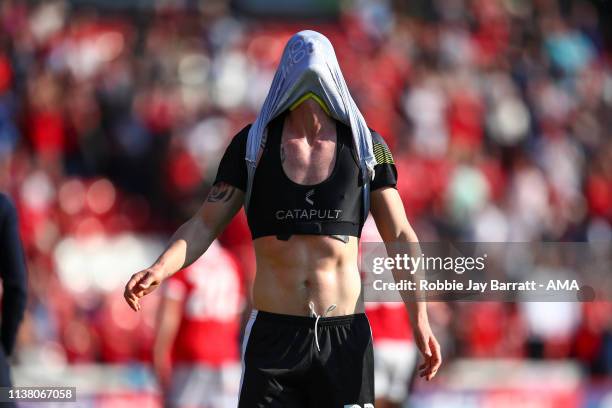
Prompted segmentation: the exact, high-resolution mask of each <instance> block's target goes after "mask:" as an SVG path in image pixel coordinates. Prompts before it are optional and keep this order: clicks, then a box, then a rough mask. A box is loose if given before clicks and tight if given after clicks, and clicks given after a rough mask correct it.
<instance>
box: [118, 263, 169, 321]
mask: <svg viewBox="0 0 612 408" xmlns="http://www.w3.org/2000/svg"><path fill="white" fill-rule="evenodd" d="M162 280H163V273H161V271H159V270H157V269H153V268H148V269H145V270H143V271H140V272H138V273H135V274H134V275H132V277H131V278H130V280H129V281H128V283H127V284H126V285H125V291H124V292H123V297H124V298H125V301H126V302H127V304H128V305H130V307H131V308H132V309H133V310H134V311H136V312H137V311H139V310H140V303H139V302H138V299H140V298H141V297H143V296H144V295H148V294H149V293H151V292H153V291H154V290H155V289H157V287H158V286H159V285H160V284H161V282H162Z"/></svg>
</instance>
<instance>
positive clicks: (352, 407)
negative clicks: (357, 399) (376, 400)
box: [344, 404, 374, 408]
mask: <svg viewBox="0 0 612 408" xmlns="http://www.w3.org/2000/svg"><path fill="white" fill-rule="evenodd" d="M344 408H361V405H359V404H347V405H345V406H344ZM363 408H374V404H363Z"/></svg>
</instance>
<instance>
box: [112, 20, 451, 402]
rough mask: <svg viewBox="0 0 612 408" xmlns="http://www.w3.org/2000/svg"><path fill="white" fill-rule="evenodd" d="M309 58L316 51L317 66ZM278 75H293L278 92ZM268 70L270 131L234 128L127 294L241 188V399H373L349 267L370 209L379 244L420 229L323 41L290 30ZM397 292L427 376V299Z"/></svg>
mask: <svg viewBox="0 0 612 408" xmlns="http://www.w3.org/2000/svg"><path fill="white" fill-rule="evenodd" d="M312 60H315V61H318V62H320V64H319V65H316V69H315V68H313V67H310V66H309V65H308V64H309V63H310V62H311V61H312ZM304 64H306V65H307V66H306V67H304ZM285 74H287V75H288V76H289V78H290V80H291V79H293V80H295V83H294V85H295V86H294V87H293V88H291V90H286V92H287V93H288V94H280V95H279V93H281V91H280V89H282V87H283V85H282V84H284V82H283V81H284V79H286V77H285ZM277 75H278V76H279V79H278V82H277V77H276V76H275V78H274V81H273V83H272V89H271V91H270V94H269V95H268V97H269V98H270V100H273V101H275V102H271V103H272V104H275V103H278V104H277V105H274V106H270V105H268V102H269V101H268V99H266V103H265V104H264V108H263V109H262V113H263V112H275V110H279V111H280V112H276V113H275V114H272V113H270V115H271V117H270V118H269V121H268V120H266V121H265V122H264V123H263V126H264V127H265V128H266V129H267V138H266V139H263V140H261V141H258V140H257V139H254V140H251V139H250V137H249V136H250V134H249V133H250V126H247V127H246V128H245V129H244V130H243V131H241V132H239V133H238V135H237V136H236V137H235V138H234V140H233V141H232V142H231V143H230V146H229V147H228V149H227V150H226V153H225V155H224V157H223V159H222V161H221V164H220V166H219V171H218V174H217V179H216V182H215V183H214V188H213V189H212V191H211V193H210V194H209V196H208V198H207V199H206V202H205V203H204V205H203V206H202V208H201V209H200V211H198V213H197V214H196V215H195V216H194V217H193V218H192V219H191V220H189V221H188V222H186V223H185V224H184V225H183V226H181V227H180V228H179V229H178V230H177V232H176V233H175V234H174V236H173V237H172V238H171V240H170V244H169V246H168V248H167V249H166V251H164V253H163V254H162V255H161V256H160V257H159V258H158V260H157V261H156V262H155V263H154V264H153V265H152V266H151V267H150V268H147V269H145V270H143V271H140V272H138V273H136V274H134V275H133V276H132V278H131V279H130V280H129V282H128V283H127V285H126V289H125V294H124V297H125V299H126V301H127V302H128V304H129V305H130V307H132V309H133V310H136V311H137V310H139V309H140V303H139V300H140V298H142V297H143V296H145V295H147V294H149V293H151V292H152V291H153V290H155V289H156V288H157V287H159V285H160V284H161V282H162V281H163V280H164V279H166V278H168V277H169V276H170V275H173V274H174V273H176V272H177V271H178V270H179V269H181V268H183V267H185V266H188V265H190V264H191V263H193V262H194V261H195V260H196V259H197V258H199V257H200V256H201V255H202V254H203V253H204V252H205V251H206V250H207V249H208V247H209V246H210V244H211V243H212V242H213V241H214V239H215V238H216V237H217V236H218V235H219V233H220V232H221V231H223V229H224V228H225V227H226V225H227V224H228V222H229V221H230V220H231V219H232V218H233V217H234V216H235V215H236V213H237V212H238V210H239V209H240V207H242V206H243V204H245V200H246V198H247V195H246V194H245V193H246V192H247V191H251V194H250V196H249V197H250V198H249V199H248V203H249V204H248V205H246V206H245V207H246V210H247V218H248V222H249V226H250V228H251V234H252V236H253V245H254V248H255V254H256V262H257V274H256V278H255V282H254V288H253V304H254V307H255V309H256V310H254V311H253V313H252V315H251V319H250V320H249V322H248V324H247V328H246V330H245V339H244V342H243V381H242V386H241V395H240V402H239V406H240V407H254V406H261V407H264V406H265V407H337V406H356V405H358V406H360V407H362V408H365V407H372V406H373V404H374V395H373V394H374V389H373V388H374V387H373V386H374V378H373V377H374V375H373V362H372V359H373V351H372V338H371V331H370V327H369V324H368V322H367V318H366V316H365V313H364V301H363V293H362V287H361V279H360V275H359V271H358V265H357V259H358V257H357V255H358V240H359V236H360V233H361V227H362V226H363V222H365V215H367V211H366V210H368V209H371V212H372V215H373V217H374V220H375V221H376V225H377V227H378V230H379V232H380V234H381V236H382V237H383V240H384V241H385V243H391V242H402V243H409V242H418V239H417V237H416V234H415V233H414V231H413V229H412V227H411V226H410V224H409V222H408V220H407V219H406V215H405V212H404V208H403V204H402V201H401V199H400V196H399V194H398V192H397V190H396V188H395V186H396V183H397V180H396V179H397V171H396V169H395V165H394V162H393V157H392V156H391V153H390V151H389V149H388V147H387V146H386V143H385V142H384V140H383V139H382V137H381V136H380V135H378V134H377V133H375V132H373V131H370V130H368V128H367V126H365V123H363V122H364V121H363V117H362V116H361V114H360V113H359V112H358V110H357V108H356V106H355V105H354V101H353V100H352V98H351V97H350V94H348V89H347V88H346V83H345V82H344V78H343V77H342V74H341V72H340V71H339V66H338V62H337V60H336V57H335V52H334V51H333V48H332V46H331V43H330V42H329V40H328V39H327V38H326V37H324V36H323V35H321V34H319V33H316V32H313V31H302V32H300V33H298V34H296V35H294V36H293V37H292V38H291V39H290V40H289V42H288V44H287V46H286V48H285V51H284V53H283V58H282V60H281V65H280V66H279V70H277ZM294 75H295V76H297V78H296V77H295V76H294ZM279 83H280V84H281V85H279ZM289 83H292V82H289ZM285 85H286V84H285ZM317 85H321V86H324V89H319V88H318V87H317ZM310 87H312V89H309V88H310ZM304 88H306V89H304ZM315 90H318V91H319V92H321V91H330V92H329V93H323V92H321V94H316V93H314V91H315ZM292 91H293V93H292ZM301 91H305V93H301ZM297 92H300V94H297ZM279 99H280V100H281V101H283V102H282V103H281V102H279ZM281 107H282V108H281ZM332 111H333V112H335V113H336V116H332V115H330V112H332ZM260 115H261V114H260ZM260 117H262V116H260ZM340 118H342V120H340ZM258 120H259V119H258ZM256 125H258V126H262V123H261V122H256ZM256 125H253V128H254V129H258V128H257V126H256ZM259 129H261V127H260V128H259ZM249 141H252V142H253V143H252V144H250V145H249V146H247V144H248V143H247V142H249ZM264 142H265V143H264ZM253 148H259V149H260V157H259V160H258V163H257V168H256V170H257V171H256V172H255V174H254V180H253V179H250V180H251V181H252V184H249V181H250V180H249V174H250V175H253V173H248V171H249V170H254V169H253V167H252V164H253V163H255V162H257V160H255V161H253V160H249V161H248V164H249V167H248V168H247V162H246V161H245V159H246V158H247V152H250V153H252V152H253V150H252V149H253ZM367 148H369V149H370V152H368V151H367V150H366V151H364V149H367ZM371 150H373V153H372V152H371ZM248 157H249V158H251V157H252V156H248ZM366 165H367V167H366ZM368 175H372V176H373V179H370V178H369V177H367V176H368ZM366 194H369V195H366ZM368 199H369V200H368ZM368 201H369V204H371V205H370V207H367V206H366V203H368ZM296 217H297V219H296ZM391 249H392V248H391ZM398 278H400V279H403V278H406V279H408V278H410V277H409V276H405V277H403V276H399V274H398ZM405 302H406V303H405V305H406V309H407V310H408V313H409V314H410V318H411V322H412V329H413V333H414V338H415V342H416V344H417V345H418V347H419V350H420V351H421V354H422V355H423V357H424V359H425V361H424V363H423V364H422V365H421V366H420V370H421V371H420V375H421V376H422V377H425V378H426V379H427V380H431V379H432V378H433V377H434V376H435V375H436V373H437V371H438V369H439V367H440V364H441V354H440V346H439V344H438V342H437V340H436V338H435V337H434V335H433V333H432V331H431V328H430V326H429V321H428V317H427V305H426V303H425V302H415V301H414V300H413V299H405Z"/></svg>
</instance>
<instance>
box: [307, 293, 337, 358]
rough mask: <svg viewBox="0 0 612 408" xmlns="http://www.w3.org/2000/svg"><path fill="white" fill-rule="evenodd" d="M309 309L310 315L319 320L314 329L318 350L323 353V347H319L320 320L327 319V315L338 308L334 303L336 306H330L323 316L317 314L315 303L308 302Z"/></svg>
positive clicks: (316, 321)
mask: <svg viewBox="0 0 612 408" xmlns="http://www.w3.org/2000/svg"><path fill="white" fill-rule="evenodd" d="M308 308H309V309H310V315H311V316H313V317H316V318H317V319H316V320H315V327H314V332H315V343H316V345H317V350H318V351H321V347H319V333H318V331H317V325H318V324H319V319H320V318H321V317H327V314H328V313H329V312H331V311H332V310H334V309H335V308H336V304H335V303H334V304H332V305H330V306H329V307H328V308H327V309H326V310H325V313H323V315H318V314H317V312H315V307H314V303H313V302H308Z"/></svg>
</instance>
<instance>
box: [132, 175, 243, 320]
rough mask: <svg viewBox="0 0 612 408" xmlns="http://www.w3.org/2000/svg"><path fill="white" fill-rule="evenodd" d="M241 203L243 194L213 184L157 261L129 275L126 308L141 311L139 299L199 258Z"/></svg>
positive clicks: (228, 186) (224, 184)
mask: <svg viewBox="0 0 612 408" xmlns="http://www.w3.org/2000/svg"><path fill="white" fill-rule="evenodd" d="M243 202H244V192H242V191H241V190H240V189H238V188H236V187H233V186H232V185H230V184H227V183H224V182H220V183H216V184H215V185H214V187H213V188H212V190H211V191H210V193H209V194H208V197H207V198H206V201H205V202H204V204H203V205H202V207H201V208H200V210H199V211H198V212H197V213H196V214H195V215H194V216H193V217H192V218H191V219H190V220H189V221H187V222H186V223H184V224H183V225H181V226H180V227H179V229H177V230H176V232H175V233H174V234H173V235H172V238H170V243H169V244H168V247H167V248H166V250H165V251H164V252H163V253H162V254H161V255H160V256H159V258H157V261H155V263H154V264H153V265H151V266H150V267H149V268H147V269H144V270H142V271H140V272H137V273H135V274H134V275H132V277H131V278H130V280H129V281H128V283H127V284H126V285H125V291H124V294H123V296H124V297H125V300H126V302H127V303H128V305H130V307H131V308H132V309H134V310H135V311H138V310H140V304H139V302H138V300H139V299H140V298H142V297H143V296H145V295H147V294H149V293H151V292H152V291H154V290H155V289H156V288H157V287H158V286H159V285H160V284H161V282H162V281H163V280H164V279H166V278H167V277H169V276H171V275H172V274H174V273H175V272H177V271H179V270H180V269H182V268H185V267H187V266H189V265H191V264H192V263H193V262H194V261H195V260H196V259H198V258H199V257H200V256H202V254H203V253H204V252H206V250H207V249H208V247H209V246H210V244H211V243H212V242H213V241H214V240H215V238H217V236H218V235H219V234H220V233H221V231H223V229H224V228H225V226H226V225H227V224H228V223H229V222H230V220H231V219H232V218H233V217H234V215H236V213H237V212H238V210H240V207H241V206H242V204H243Z"/></svg>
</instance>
